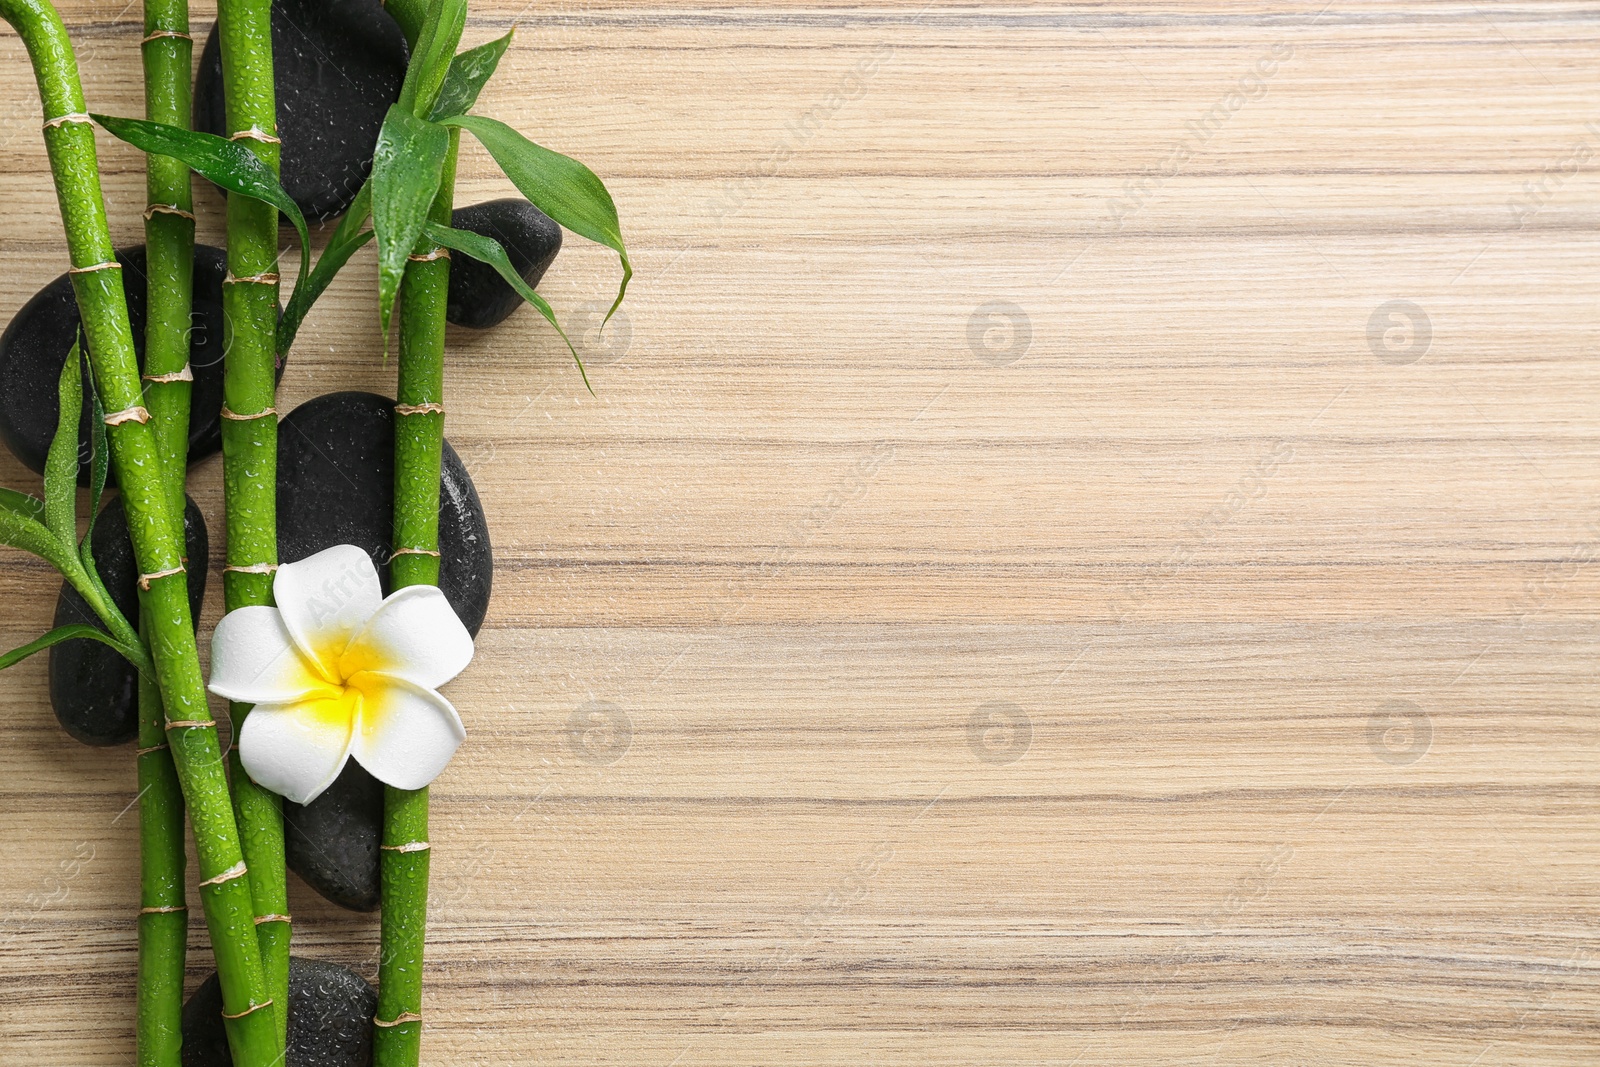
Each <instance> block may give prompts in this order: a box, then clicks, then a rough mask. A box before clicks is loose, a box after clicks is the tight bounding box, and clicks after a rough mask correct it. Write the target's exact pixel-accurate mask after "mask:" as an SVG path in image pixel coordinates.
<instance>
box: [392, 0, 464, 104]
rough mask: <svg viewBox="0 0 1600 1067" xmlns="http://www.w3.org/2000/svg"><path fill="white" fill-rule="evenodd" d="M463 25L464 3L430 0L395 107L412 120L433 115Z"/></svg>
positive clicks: (458, 0)
mask: <svg viewBox="0 0 1600 1067" xmlns="http://www.w3.org/2000/svg"><path fill="white" fill-rule="evenodd" d="M466 25H467V0H433V2H432V3H430V4H429V5H428V16H427V20H426V21H425V22H424V23H423V24H422V33H421V34H420V35H418V37H417V45H416V47H415V48H413V49H412V50H411V62H410V63H409V64H407V66H406V80H405V82H404V84H402V85H401V87H400V100H399V102H398V104H397V105H396V106H398V107H400V108H403V109H404V110H405V111H406V112H407V113H408V114H411V115H413V116H419V117H420V116H422V115H430V114H432V113H433V103H434V100H435V99H437V98H438V96H439V89H440V86H442V85H443V84H444V81H445V77H446V75H447V73H448V71H449V69H450V65H451V57H452V56H454V55H455V54H456V46H457V45H458V44H460V43H461V31H462V30H463V29H465V28H466Z"/></svg>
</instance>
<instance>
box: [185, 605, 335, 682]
mask: <svg viewBox="0 0 1600 1067" xmlns="http://www.w3.org/2000/svg"><path fill="white" fill-rule="evenodd" d="M207 687H208V688H209V689H210V690H211V691H212V692H213V693H215V694H217V696H219V697H227V698H228V699H229V700H242V701H244V702H245V703H247V704H282V703H285V702H288V701H292V700H300V699H302V698H305V697H311V696H317V695H322V696H332V695H334V694H335V693H337V692H338V690H337V689H336V688H334V687H333V686H331V685H330V684H329V683H328V681H327V679H326V678H324V677H322V676H321V675H320V674H319V673H318V672H317V669H316V665H315V664H314V663H311V662H310V661H308V660H307V659H306V658H305V657H304V656H303V655H301V653H300V650H299V649H298V648H297V647H295V644H294V641H293V640H292V639H291V638H290V636H289V631H288V629H286V628H285V627H284V624H283V616H282V615H280V614H279V612H278V609H277V608H267V607H247V608H239V609H238V610H236V611H230V612H228V614H226V615H224V616H223V617H222V621H221V622H219V623H217V628H216V630H214V631H213V632H212V634H211V678H210V680H209V682H208V686H207Z"/></svg>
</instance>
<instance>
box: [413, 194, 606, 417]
mask: <svg viewBox="0 0 1600 1067" xmlns="http://www.w3.org/2000/svg"><path fill="white" fill-rule="evenodd" d="M423 232H424V233H426V234H427V235H428V238H429V240H431V241H433V242H434V243H436V244H441V245H444V246H445V247H446V248H449V249H452V250H454V251H456V252H462V253H465V254H466V255H469V256H471V257H472V258H473V259H475V260H477V261H478V262H480V263H487V264H489V266H491V267H493V268H494V269H495V270H496V271H497V272H499V274H500V277H502V278H504V279H505V280H506V284H508V285H510V286H511V288H513V289H515V290H516V291H517V292H518V293H519V294H521V296H522V299H524V300H526V301H527V302H528V303H530V304H532V305H533V306H534V307H536V308H538V309H539V314H541V315H543V316H544V317H545V320H546V321H547V322H549V323H550V325H551V326H554V327H555V328H556V333H558V334H560V335H561V339H562V340H563V341H566V342H567V351H569V352H571V353H572V358H573V359H574V360H575V361H576V362H577V364H578V373H579V374H581V375H583V384H584V387H585V388H586V389H588V390H589V392H590V393H593V392H594V386H592V385H590V384H589V372H588V371H586V370H584V369H583V360H582V359H579V358H578V350H577V349H576V348H573V347H572V341H571V340H570V339H569V338H568V337H567V332H566V331H565V330H563V329H562V328H561V324H560V323H559V322H557V321H556V313H555V311H554V310H553V309H552V308H551V307H550V305H549V303H547V302H546V301H545V298H544V297H542V296H540V295H539V294H538V293H536V292H534V291H533V290H532V289H531V288H530V287H529V286H528V283H527V282H526V281H524V280H523V277H522V275H520V274H518V273H517V268H515V267H513V266H512V265H511V258H510V257H509V256H507V255H506V250H505V248H504V246H502V245H501V244H500V242H499V241H496V240H495V239H494V238H493V237H485V236H483V235H482V234H477V233H473V232H472V231H471V230H458V229H455V228H454V227H452V226H441V225H440V224H439V223H437V222H429V223H428V225H427V226H426V227H425V228H424V230H423Z"/></svg>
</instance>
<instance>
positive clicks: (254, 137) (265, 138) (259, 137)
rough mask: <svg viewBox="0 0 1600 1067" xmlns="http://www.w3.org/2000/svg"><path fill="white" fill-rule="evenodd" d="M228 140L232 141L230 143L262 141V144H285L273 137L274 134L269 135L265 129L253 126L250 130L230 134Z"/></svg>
mask: <svg viewBox="0 0 1600 1067" xmlns="http://www.w3.org/2000/svg"><path fill="white" fill-rule="evenodd" d="M228 140H230V141H260V142H261V143H262V144H282V143H283V142H282V141H280V140H279V139H278V138H276V137H274V136H272V134H270V133H268V132H267V131H266V130H263V129H261V128H259V127H256V126H252V127H250V128H249V129H248V130H240V131H239V132H238V133H230V134H228Z"/></svg>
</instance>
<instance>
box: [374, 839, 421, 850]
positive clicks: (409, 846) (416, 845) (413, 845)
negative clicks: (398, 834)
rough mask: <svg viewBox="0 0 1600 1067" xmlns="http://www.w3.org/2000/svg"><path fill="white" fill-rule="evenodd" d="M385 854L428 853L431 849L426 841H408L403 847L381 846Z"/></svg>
mask: <svg viewBox="0 0 1600 1067" xmlns="http://www.w3.org/2000/svg"><path fill="white" fill-rule="evenodd" d="M378 847H379V848H381V849H382V850H383V851H385V852H426V851H428V849H429V848H430V847H431V846H430V845H429V844H428V843H427V842H426V841H407V842H406V843H405V844H403V845H379V846H378Z"/></svg>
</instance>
